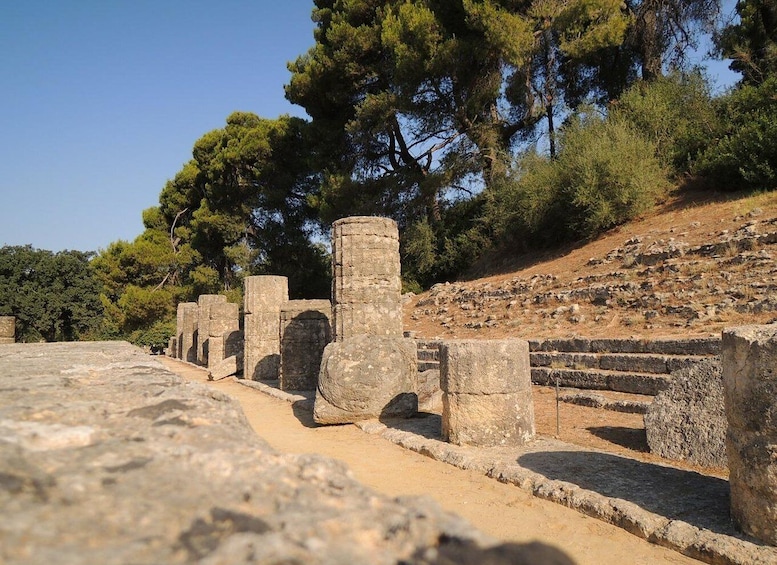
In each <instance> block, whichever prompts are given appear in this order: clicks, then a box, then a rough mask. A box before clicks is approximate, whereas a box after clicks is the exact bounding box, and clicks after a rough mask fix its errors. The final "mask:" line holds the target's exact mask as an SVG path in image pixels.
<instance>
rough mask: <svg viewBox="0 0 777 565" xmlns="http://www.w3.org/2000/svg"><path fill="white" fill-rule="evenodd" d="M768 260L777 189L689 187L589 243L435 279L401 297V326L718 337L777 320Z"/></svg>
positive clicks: (774, 248)
mask: <svg viewBox="0 0 777 565" xmlns="http://www.w3.org/2000/svg"><path fill="white" fill-rule="evenodd" d="M776 255H777V195H775V194H763V195H757V196H750V197H742V196H741V195H739V196H721V195H710V194H709V193H701V194H700V193H686V194H683V195H680V196H675V197H673V198H671V199H670V200H668V201H667V202H666V203H665V204H663V205H662V206H661V207H659V208H658V209H657V210H656V211H655V212H653V213H651V214H650V215H649V216H646V217H644V218H642V219H640V220H638V221H635V222H633V223H631V224H628V225H626V226H622V227H620V228H617V229H614V230H612V231H610V232H608V233H606V234H604V235H603V236H602V237H600V238H598V239H597V240H595V241H591V242H587V243H581V244H579V245H577V246H569V247H568V248H566V249H563V250H561V251H558V252H556V253H539V252H538V253H532V254H529V255H526V256H522V257H517V258H515V257H514V258H510V259H509V260H502V262H501V263H500V264H496V263H494V262H492V264H490V265H486V266H485V267H483V266H481V267H480V269H481V270H484V269H487V270H488V272H490V274H489V275H487V276H484V278H479V279H476V280H468V281H460V282H455V283H445V284H439V285H435V286H434V287H433V288H432V289H431V290H429V291H427V292H425V293H423V294H421V295H418V296H414V297H412V298H410V299H409V300H408V302H407V303H406V305H405V328H406V329H408V330H412V331H415V332H416V334H417V336H418V337H425V338H435V337H438V338H453V337H459V338H465V337H473V338H482V339H490V338H499V337H506V336H511V337H523V338H540V337H569V336H583V337H598V336H607V337H629V336H637V337H643V338H650V337H659V336H670V335H685V336H688V335H710V334H715V335H719V334H720V331H721V329H722V328H724V327H726V326H733V325H741V324H745V323H769V322H771V321H772V320H774V319H775V318H777V293H775V290H776V289H777V282H775V271H777V267H775V264H774V257H775V256H776ZM494 273H496V274H494Z"/></svg>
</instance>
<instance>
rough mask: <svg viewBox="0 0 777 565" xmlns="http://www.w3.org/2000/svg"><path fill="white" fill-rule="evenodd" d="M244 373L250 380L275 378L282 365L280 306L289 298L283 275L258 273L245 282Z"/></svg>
mask: <svg viewBox="0 0 777 565" xmlns="http://www.w3.org/2000/svg"><path fill="white" fill-rule="evenodd" d="M244 284H245V286H244V299H245V303H244V311H245V323H244V348H245V354H244V356H243V363H244V366H243V375H244V376H245V378H247V379H251V380H262V381H268V380H277V379H278V377H279V372H280V365H281V340H280V318H281V306H283V304H284V303H285V302H288V300H289V281H288V279H287V278H286V277H278V276H272V275H261V276H253V277H246V279H245V281H244Z"/></svg>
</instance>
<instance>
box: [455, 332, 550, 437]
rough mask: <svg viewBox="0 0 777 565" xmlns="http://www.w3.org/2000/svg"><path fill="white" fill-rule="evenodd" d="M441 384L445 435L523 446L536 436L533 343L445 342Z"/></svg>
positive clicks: (514, 341) (515, 340) (519, 341)
mask: <svg viewBox="0 0 777 565" xmlns="http://www.w3.org/2000/svg"><path fill="white" fill-rule="evenodd" d="M440 386H441V388H442V392H443V397H442V437H443V439H444V440H446V441H449V442H451V443H455V444H457V445H474V446H482V447H493V446H517V445H522V444H524V443H526V442H527V441H529V440H530V439H531V438H532V437H534V433H535V427H534V405H533V403H532V395H531V369H530V367H529V344H528V342H526V341H524V340H517V339H509V340H487V341H486V340H455V341H446V342H443V344H442V345H441V346H440Z"/></svg>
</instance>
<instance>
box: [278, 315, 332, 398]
mask: <svg viewBox="0 0 777 565" xmlns="http://www.w3.org/2000/svg"><path fill="white" fill-rule="evenodd" d="M331 311H332V309H331V304H330V303H329V301H328V300H291V301H289V302H288V303H287V304H286V305H285V306H284V309H283V310H281V329H280V331H281V366H280V383H279V385H280V388H281V390H315V389H316V383H317V381H318V371H319V368H320V366H321V358H322V356H323V353H324V348H325V347H326V345H327V344H328V343H329V342H330V341H331V340H332V329H331V325H330V317H331Z"/></svg>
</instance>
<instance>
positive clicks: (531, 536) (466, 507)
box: [160, 357, 699, 565]
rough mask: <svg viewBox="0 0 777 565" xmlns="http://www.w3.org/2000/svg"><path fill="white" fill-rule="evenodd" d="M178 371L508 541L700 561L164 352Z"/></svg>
mask: <svg viewBox="0 0 777 565" xmlns="http://www.w3.org/2000/svg"><path fill="white" fill-rule="evenodd" d="M160 360H161V361H162V363H163V364H164V365H165V366H167V367H168V368H169V369H170V370H172V371H174V372H176V373H178V374H179V375H181V376H183V377H185V378H188V379H191V380H194V381H197V382H202V383H206V384H209V385H211V386H213V387H214V388H217V389H219V390H221V391H223V392H225V393H227V394H229V395H231V396H232V397H234V398H235V399H237V400H238V401H239V402H240V404H241V405H242V407H243V410H244V412H245V414H246V416H247V417H248V421H249V422H250V424H251V426H253V428H254V430H256V433H257V434H258V435H259V436H260V437H262V438H263V439H264V440H265V441H267V442H268V443H269V444H270V445H272V446H273V447H274V448H275V449H277V450H278V451H282V452H286V453H319V454H321V455H326V456H328V457H332V458H334V459H339V460H341V461H344V462H345V463H346V464H347V465H348V467H349V468H350V469H351V471H352V472H353V474H354V476H355V477H356V478H357V479H358V480H359V481H361V482H362V483H363V484H365V485H368V486H370V487H372V488H374V489H375V490H377V491H379V492H382V493H384V494H386V495H388V496H392V497H393V496H399V495H427V496H431V497H432V498H434V499H435V500H436V501H437V502H438V503H439V504H440V505H441V506H442V507H443V508H445V509H446V510H449V511H451V512H454V513H456V514H458V515H460V516H463V517H464V518H466V519H467V520H469V521H470V522H471V523H472V524H473V525H474V526H475V527H477V528H478V529H480V530H481V531H483V532H485V533H487V534H489V535H491V536H493V537H495V538H498V539H501V540H504V541H514V542H519V543H526V542H529V541H541V542H544V543H548V544H553V545H556V546H557V547H560V548H561V549H563V550H564V551H566V552H567V553H568V554H569V555H570V556H572V557H573V558H574V559H575V560H576V561H577V563H579V564H580V565H588V564H590V565H601V564H605V563H631V564H645V565H648V564H661V563H673V564H677V563H687V564H698V563H699V562H698V561H696V560H694V559H691V558H689V557H685V556H683V555H680V554H678V553H676V552H674V551H671V550H668V549H665V548H662V547H659V546H656V545H652V544H649V543H647V542H646V541H644V540H642V539H640V538H637V537H636V536H633V535H631V534H629V533H627V532H625V531H624V530H622V529H620V528H617V527H615V526H611V525H609V524H606V523H604V522H601V521H599V520H595V519H593V518H589V517H588V516H585V515H583V514H580V513H578V512H576V511H574V510H570V509H568V508H564V507H562V506H560V505H558V504H555V503H552V502H547V501H544V500H540V499H538V498H535V497H533V496H531V495H530V494H528V493H526V492H524V491H522V490H520V489H518V488H516V487H515V486H512V485H505V484H501V483H499V482H497V481H495V480H493V479H489V478H487V477H485V476H483V475H480V474H477V473H475V472H472V471H463V470H461V469H457V468H455V467H452V466H450V465H447V464H445V463H441V462H439V461H435V460H433V459H430V458H428V457H424V456H422V455H419V454H417V453H414V452H411V451H408V450H405V449H403V448H401V447H399V446H397V445H394V444H393V443H390V442H388V441H385V440H382V439H379V438H375V437H373V436H370V435H368V434H366V433H364V432H362V431H361V430H359V429H358V428H356V427H355V426H352V425H346V426H326V427H314V424H313V422H312V419H311V417H310V414H309V413H307V412H302V411H298V412H297V413H296V414H295V413H294V410H292V407H291V405H290V404H289V403H287V402H285V401H283V400H278V399H275V398H272V397H269V396H267V395H265V394H262V393H261V392H258V391H256V390H253V389H250V388H248V387H245V386H242V385H240V384H238V383H236V382H234V381H222V382H215V383H214V382H211V383H209V382H208V381H207V371H205V370H204V369H199V368H196V367H193V366H191V365H188V364H186V363H182V362H180V361H177V360H174V359H169V358H166V357H161V358H160Z"/></svg>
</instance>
